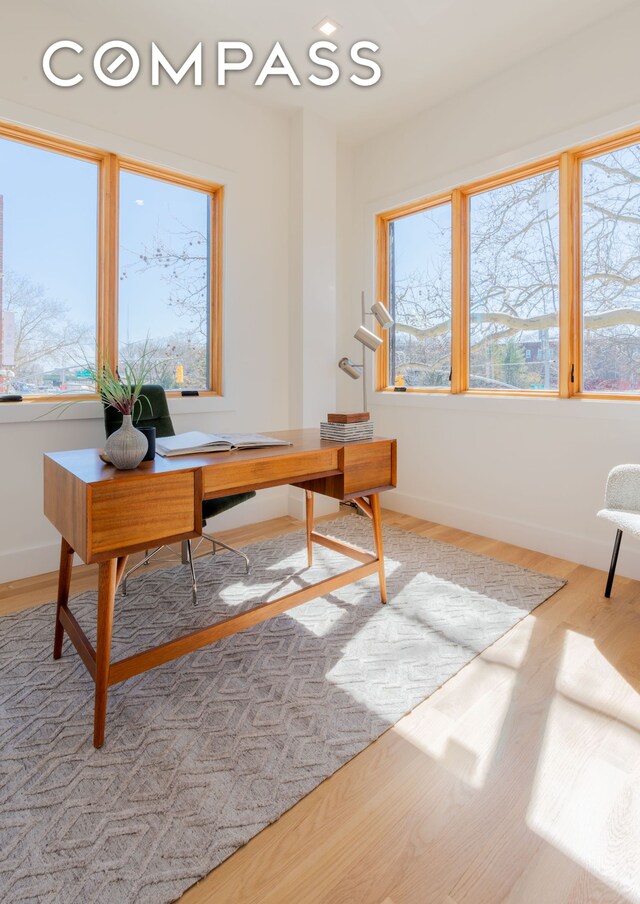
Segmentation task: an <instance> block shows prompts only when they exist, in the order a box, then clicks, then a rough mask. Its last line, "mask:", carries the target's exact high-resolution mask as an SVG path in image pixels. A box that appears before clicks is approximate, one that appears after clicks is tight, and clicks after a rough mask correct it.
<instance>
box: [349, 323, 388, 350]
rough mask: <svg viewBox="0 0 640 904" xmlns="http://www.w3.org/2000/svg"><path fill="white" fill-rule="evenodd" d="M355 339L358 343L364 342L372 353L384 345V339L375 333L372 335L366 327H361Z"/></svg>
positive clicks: (355, 334) (354, 335) (354, 336)
mask: <svg viewBox="0 0 640 904" xmlns="http://www.w3.org/2000/svg"><path fill="white" fill-rule="evenodd" d="M353 338H354V339H357V340H358V342H362V344H363V345H366V346H367V348H370V349H371V351H372V352H375V351H376V349H379V348H380V346H381V345H382V339H381V338H380V337H379V336H376V334H375V333H372V332H371V330H368V329H367V328H366V326H359V327H358V329H357V330H356V332H355V333H354V334H353Z"/></svg>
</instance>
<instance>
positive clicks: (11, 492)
mask: <svg viewBox="0 0 640 904" xmlns="http://www.w3.org/2000/svg"><path fill="white" fill-rule="evenodd" d="M9 6H10V7H11V8H8V7H9ZM90 12H91V10H90V9H88V11H87V15H89V13H90ZM2 20H3V21H2V29H1V31H0V95H1V96H0V119H6V120H11V121H15V122H19V123H22V124H26V125H29V126H32V127H35V128H40V129H43V130H45V131H49V132H54V133H57V134H61V135H64V136H66V137H69V138H72V139H75V140H79V141H84V142H87V143H89V144H92V145H94V146H98V147H102V148H106V149H108V150H111V151H115V152H119V153H123V154H127V155H129V156H133V157H137V158H142V159H145V160H149V161H152V162H154V163H158V164H163V165H166V166H170V167H174V168H176V169H178V170H181V171H185V172H192V173H194V174H196V175H199V176H203V177H205V178H210V179H213V180H215V181H219V182H222V183H224V184H225V186H226V187H227V190H226V197H225V233H224V239H225V293H224V319H225V345H224V350H225V352H224V353H225V363H224V368H225V379H224V386H225V396H224V398H221V399H212V400H209V399H198V400H192V399H180V400H176V401H175V402H173V403H172V416H173V417H174V419H175V425H176V428H177V430H187V429H212V430H215V429H220V430H277V429H285V428H287V427H288V426H289V409H288V389H287V387H288V385H289V357H288V319H289V318H288V313H289V312H288V289H289V263H290V259H289V248H288V242H289V237H288V223H289V207H288V205H289V153H290V146H289V120H288V118H287V117H286V116H285V115H284V114H283V113H282V112H279V111H277V110H274V109H272V110H268V109H264V108H262V107H259V106H257V105H254V104H252V103H249V102H247V101H245V100H242V99H240V98H238V97H235V96H233V95H231V94H229V93H228V92H225V91H221V90H218V89H216V88H215V87H214V88H213V89H212V90H208V89H198V90H194V89H193V88H189V86H187V85H181V86H180V87H179V88H175V89H173V88H172V87H171V86H163V87H162V88H161V89H152V88H150V87H149V86H148V79H144V80H140V81H136V82H135V83H133V84H132V85H130V86H128V87H127V88H124V89H118V90H114V89H109V88H106V87H105V86H102V85H100V84H99V83H97V82H96V81H95V80H94V79H90V78H87V79H85V82H84V83H83V84H82V85H80V86H78V87H77V88H74V89H72V90H63V89H60V88H56V87H54V86H52V85H51V84H49V83H48V82H47V81H46V80H45V79H44V76H43V75H42V74H41V71H40V61H39V56H40V54H41V53H42V51H43V49H44V48H45V47H47V46H48V45H49V44H50V43H51V42H52V41H53V40H56V39H59V38H61V37H68V36H72V37H74V38H75V39H77V40H80V41H82V42H83V43H85V42H86V46H87V47H91V46H94V47H95V46H98V44H99V43H101V42H102V41H104V40H106V39H108V38H111V37H114V35H112V34H107V35H105V34H104V33H102V32H103V30H102V31H101V28H100V24H99V23H97V24H95V23H93V22H90V21H85V20H79V19H78V20H76V19H73V18H65V17H64V16H63V14H62V13H61V11H60V10H59V9H58V10H56V11H51V9H50V8H49V7H48V6H47V5H45V4H40V3H37V2H29V0H27V2H25V3H20V4H11V5H9V4H5V5H4V6H3V11H2ZM146 37H147V39H148V36H146ZM147 44H148V40H147V41H146V42H145V44H144V45H143V46H147ZM36 414H37V407H36V406H35V405H32V406H28V405H22V406H21V407H20V410H19V411H18V410H17V409H16V408H9V406H7V405H5V406H3V407H2V408H1V409H0V481H1V483H0V582H2V581H6V580H10V579H14V578H19V577H21V576H24V575H27V574H38V573H42V572H45V571H48V570H50V569H51V568H53V567H56V565H57V557H58V551H57V550H58V543H59V541H58V538H57V535H56V532H55V530H54V529H53V527H52V526H51V525H50V524H49V523H48V522H47V521H46V520H45V518H44V516H43V514H42V478H41V474H42V453H43V452H44V451H53V450H61V449H67V448H68V449H71V448H82V447H88V446H99V445H101V444H102V443H103V441H104V435H103V428H102V419H101V413H100V411H99V408H98V407H97V406H96V405H95V404H93V403H82V404H81V405H78V406H75V408H74V409H72V410H71V411H69V412H68V413H67V417H65V419H60V420H54V421H52V422H49V421H45V420H38V421H35V420H34V418H35V416H36ZM16 421H17V422H16ZM287 511H288V494H287V491H286V488H282V489H275V490H267V491H264V492H262V493H259V494H258V497H257V499H256V500H253V501H251V502H250V503H247V504H245V505H243V506H240V507H239V508H237V509H236V510H234V511H233V512H231V513H229V514H228V515H224V516H222V517H221V518H220V519H218V520H217V522H216V524H217V526H219V527H220V528H223V527H225V526H231V525H235V524H238V523H246V522H252V521H259V520H263V519H265V518H269V517H275V516H277V515H280V514H284V513H286V512H287Z"/></svg>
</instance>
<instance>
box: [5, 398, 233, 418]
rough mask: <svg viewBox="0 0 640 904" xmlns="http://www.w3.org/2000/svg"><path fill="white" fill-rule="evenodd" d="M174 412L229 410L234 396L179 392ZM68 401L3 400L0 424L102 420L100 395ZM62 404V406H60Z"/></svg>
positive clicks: (171, 409) (173, 400) (170, 400)
mask: <svg viewBox="0 0 640 904" xmlns="http://www.w3.org/2000/svg"><path fill="white" fill-rule="evenodd" d="M167 401H168V403H169V412H170V413H171V414H206V413H208V412H211V411H213V412H218V413H221V412H230V411H234V410H235V407H234V405H233V404H232V402H231V400H230V399H229V398H227V397H224V396H216V395H201V396H184V397H183V396H178V397H171V396H168V397H167ZM65 404H67V403H66V402H63V401H62V400H60V399H58V400H57V401H55V400H52V401H51V402H42V401H38V402H36V401H33V402H31V401H29V400H25V401H23V402H3V403H0V425H2V424H20V423H35V424H48V423H51V422H53V421H58V420H59V421H84V420H100V421H101V420H102V419H103V411H102V405H101V404H100V402H99V401H98V400H97V399H86V400H83V401H78V402H69V403H68V406H67V407H66V408H65V407H63V406H64V405H65ZM61 406H62V407H61Z"/></svg>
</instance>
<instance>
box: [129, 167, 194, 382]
mask: <svg viewBox="0 0 640 904" xmlns="http://www.w3.org/2000/svg"><path fill="white" fill-rule="evenodd" d="M119 209H120V256H119V260H120V292H119V315H118V348H119V354H120V357H121V358H122V359H127V358H128V359H131V358H134V359H135V358H136V357H137V356H138V355H139V352H140V351H141V349H142V348H143V347H144V345H145V343H147V353H148V354H150V356H151V358H152V361H153V370H152V372H151V375H150V379H151V380H153V381H154V382H158V383H160V384H161V385H162V386H164V387H165V389H208V388H209V348H210V323H209V301H210V283H211V273H210V260H211V236H210V230H209V227H210V222H211V208H210V197H209V195H208V194H206V193H205V192H202V191H195V190H194V189H192V188H186V187H185V186H182V185H175V184H171V183H168V182H164V181H161V180H159V179H154V178H150V177H149V176H144V175H140V174H139V173H135V172H127V171H122V172H121V173H120V208H119Z"/></svg>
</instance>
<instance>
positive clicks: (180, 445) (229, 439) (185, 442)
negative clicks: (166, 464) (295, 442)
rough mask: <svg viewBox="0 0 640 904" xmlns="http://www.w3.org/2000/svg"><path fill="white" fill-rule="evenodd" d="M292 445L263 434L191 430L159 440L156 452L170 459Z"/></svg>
mask: <svg viewBox="0 0 640 904" xmlns="http://www.w3.org/2000/svg"><path fill="white" fill-rule="evenodd" d="M290 445H291V443H290V442H287V440H286V439H276V438H275V437H273V436H263V435H262V434H261V433H201V432H200V430H191V431H190V432H189V433H178V434H176V436H163V437H161V438H160V439H157V440H156V452H158V454H159V455H164V456H165V458H168V457H171V456H172V455H193V454H195V453H196V452H231V451H232V450H233V449H259V448H261V447H262V446H290Z"/></svg>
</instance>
